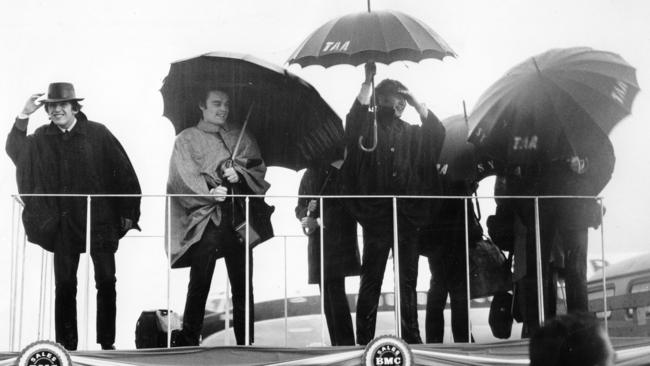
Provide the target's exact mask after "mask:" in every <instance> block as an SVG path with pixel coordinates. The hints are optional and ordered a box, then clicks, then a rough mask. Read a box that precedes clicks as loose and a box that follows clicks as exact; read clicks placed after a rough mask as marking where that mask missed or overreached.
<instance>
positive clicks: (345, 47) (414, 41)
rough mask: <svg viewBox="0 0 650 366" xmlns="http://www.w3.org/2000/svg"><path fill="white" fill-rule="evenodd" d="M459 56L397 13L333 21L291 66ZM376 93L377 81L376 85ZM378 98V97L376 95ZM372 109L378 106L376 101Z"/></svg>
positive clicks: (309, 40)
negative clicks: (294, 64) (295, 64)
mask: <svg viewBox="0 0 650 366" xmlns="http://www.w3.org/2000/svg"><path fill="white" fill-rule="evenodd" d="M445 56H456V53H455V52H454V51H453V50H452V49H451V47H449V45H448V44H447V43H446V42H445V41H444V40H443V39H442V37H440V36H439V35H438V34H437V33H436V32H434V31H433V29H431V28H430V27H429V26H428V25H427V24H426V23H424V22H422V21H421V20H419V19H417V18H415V17H412V16H410V15H407V14H404V13H402V12H399V11H395V10H380V11H371V10H370V1H368V11H364V12H359V13H354V14H347V15H344V16H342V17H338V18H335V19H332V20H330V21H329V22H327V23H325V24H323V25H322V26H320V27H319V28H318V29H317V30H316V31H314V32H313V33H312V34H310V35H309V36H308V37H307V38H306V39H305V40H304V41H303V42H302V44H300V46H299V47H298V48H297V49H296V50H295V51H294V52H293V54H292V55H291V56H290V57H289V59H288V60H287V63H289V64H292V63H297V64H299V65H300V66H302V67H305V66H309V65H321V66H324V67H330V66H333V65H339V64H349V65H354V66H357V65H360V64H362V63H365V62H369V61H373V62H381V63H385V64H390V63H392V62H395V61H413V62H419V61H421V60H423V59H426V58H435V59H439V60H442V59H443V58H444V57H445ZM372 88H373V91H374V80H373V83H372ZM373 94H374V93H373ZM372 105H373V106H374V105H376V103H375V101H372ZM373 135H374V137H373V144H374V145H373V147H371V148H369V149H368V148H365V147H364V146H363V144H362V137H359V145H360V146H361V148H362V149H364V150H366V151H372V150H374V149H375V147H376V146H377V120H376V116H375V121H374V124H373Z"/></svg>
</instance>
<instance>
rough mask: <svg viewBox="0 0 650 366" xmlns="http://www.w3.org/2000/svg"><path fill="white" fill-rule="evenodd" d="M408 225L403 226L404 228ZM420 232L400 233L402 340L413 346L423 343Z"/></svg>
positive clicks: (410, 229) (406, 229)
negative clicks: (420, 310) (418, 296)
mask: <svg viewBox="0 0 650 366" xmlns="http://www.w3.org/2000/svg"><path fill="white" fill-rule="evenodd" d="M404 226H406V225H402V227H404ZM418 234H419V232H418V231H416V230H415V228H412V227H408V226H407V227H405V228H404V229H401V230H400V233H399V267H400V268H399V272H400V303H401V313H402V319H401V321H402V338H403V339H404V340H405V341H406V342H407V343H411V344H416V343H422V338H421V337H420V328H419V326H418V302H417V290H416V286H417V281H418V261H419V258H420V253H419V248H418Z"/></svg>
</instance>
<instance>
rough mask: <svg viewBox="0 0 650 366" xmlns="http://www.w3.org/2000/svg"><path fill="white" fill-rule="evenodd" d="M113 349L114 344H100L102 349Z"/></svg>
mask: <svg viewBox="0 0 650 366" xmlns="http://www.w3.org/2000/svg"><path fill="white" fill-rule="evenodd" d="M114 349H115V346H114V345H113V344H102V350H104V351H112V350H114Z"/></svg>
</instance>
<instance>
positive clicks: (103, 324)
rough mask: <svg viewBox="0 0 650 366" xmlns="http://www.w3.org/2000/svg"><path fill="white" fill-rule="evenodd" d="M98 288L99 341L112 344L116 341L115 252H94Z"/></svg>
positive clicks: (102, 343)
mask: <svg viewBox="0 0 650 366" xmlns="http://www.w3.org/2000/svg"><path fill="white" fill-rule="evenodd" d="M91 258H92V260H93V266H94V269H95V288H96V289H97V343H99V344H101V345H106V346H110V345H113V344H114V343H115V317H116V306H115V302H116V292H115V282H116V277H115V254H114V253H112V252H108V253H92V254H91Z"/></svg>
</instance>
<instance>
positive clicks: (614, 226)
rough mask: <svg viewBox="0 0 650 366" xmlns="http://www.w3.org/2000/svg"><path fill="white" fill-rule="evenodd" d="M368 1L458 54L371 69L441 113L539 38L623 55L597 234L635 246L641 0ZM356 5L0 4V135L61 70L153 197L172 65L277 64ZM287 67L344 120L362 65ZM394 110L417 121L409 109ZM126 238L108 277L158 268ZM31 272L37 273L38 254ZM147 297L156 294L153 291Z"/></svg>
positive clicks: (641, 223) (148, 225) (643, 163)
mask: <svg viewBox="0 0 650 366" xmlns="http://www.w3.org/2000/svg"><path fill="white" fill-rule="evenodd" d="M372 3H373V4H372V6H373V8H374V9H396V10H400V11H402V12H405V13H407V14H411V15H413V16H416V17H418V18H420V19H421V20H423V21H424V22H425V23H427V24H429V25H430V26H431V27H432V28H433V29H434V30H435V31H436V32H438V34H440V35H441V36H442V37H443V38H444V39H445V40H446V41H447V42H448V43H449V45H450V46H451V47H452V48H453V49H454V50H455V51H456V53H457V54H458V58H457V59H453V58H446V59H445V60H444V61H439V60H426V61H423V62H421V63H419V64H414V63H395V64H393V65H390V66H385V65H380V67H379V71H378V78H380V79H381V78H384V77H392V78H398V79H400V80H402V81H403V82H404V83H405V84H406V85H407V86H408V87H409V88H410V89H411V90H412V91H413V92H414V94H415V95H416V96H417V97H418V99H420V100H421V101H423V102H426V103H427V105H428V106H429V107H430V108H431V109H432V110H433V111H434V112H435V113H436V114H437V115H438V116H439V117H441V118H444V117H447V116H450V115H453V114H457V113H461V112H462V107H461V105H462V101H463V100H465V101H466V103H467V104H468V108H469V109H471V107H472V106H473V104H474V103H475V102H476V100H477V99H478V97H479V96H480V94H481V93H482V92H483V91H484V90H485V89H486V88H487V87H489V86H490V84H491V83H493V82H494V81H496V80H497V79H498V78H499V77H500V76H502V75H503V74H504V73H505V71H507V70H508V69H509V68H510V67H512V66H514V65H515V64H517V63H519V62H521V61H523V60H524V59H526V58H528V57H530V56H533V55H535V54H538V53H541V52H543V51H546V50H547V49H550V48H556V47H572V46H589V47H593V48H596V49H602V50H608V51H613V52H616V53H619V54H620V55H621V56H622V57H623V58H624V59H626V60H627V61H628V62H629V63H631V64H632V65H633V66H635V67H636V68H637V70H638V74H637V76H638V80H639V84H640V86H641V89H642V90H641V92H640V93H639V94H638V96H637V99H636V101H635V103H634V105H633V110H632V115H631V116H629V117H627V118H625V119H624V120H623V121H622V122H621V123H620V124H619V125H618V126H617V127H616V128H615V129H614V130H613V131H612V133H611V136H610V137H611V139H612V142H613V144H614V148H615V153H616V157H617V162H616V168H615V171H614V176H613V178H612V180H611V182H610V183H609V185H608V186H607V187H606V189H605V190H604V191H603V195H604V196H605V197H606V199H605V203H606V206H607V215H606V217H605V240H606V244H607V246H608V248H609V249H607V254H608V256H611V257H612V258H616V257H622V256H629V255H631V254H633V253H636V252H640V251H646V250H647V237H648V230H647V227H648V223H650V210H649V209H648V206H649V205H648V203H650V199H649V198H648V190H647V188H646V187H647V184H648V182H650V179H649V178H650V144H648V136H649V135H650V133H649V132H650V124H649V121H650V104H649V103H648V102H649V97H648V94H647V93H646V92H645V90H644V89H645V88H646V87H647V86H649V85H650V74H649V73H648V72H649V66H650V25H648V19H650V3H648V2H647V1H643V0H636V1H632V0H629V1H620V0H619V1H614V0H580V1H566V0H545V1H522V0H510V1H503V0H501V1H478V0H477V1H470V0H438V1H422V0H400V1H390V0H385V1H380V0H375V1H373V2H372ZM365 9H366V1H363V0H354V1H353V0H327V1H325V0H319V1H316V0H294V1H288V0H275V1H252V0H237V1H214V0H203V1H200V0H196V1H195V0H189V1H173V2H172V1H153V0H152V1H145V0H128V1H82V0H78V1H70V0H62V1H57V2H52V1H46V0H38V1H36V0H23V1H5V2H2V3H0V50H1V54H2V58H1V59H0V80H1V81H2V84H1V85H0V99H1V100H2V101H3V102H2V103H0V116H2V118H3V119H4V120H5V128H4V133H8V132H9V130H10V128H11V124H12V123H13V119H14V117H15V116H16V114H17V113H18V112H19V111H20V110H21V108H22V106H23V104H24V101H25V100H26V98H27V97H28V96H29V95H30V94H32V93H35V92H44V91H46V89H47V85H48V83H50V82H52V81H71V82H73V83H74V84H75V87H76V90H77V94H78V95H80V96H81V97H85V98H86V100H85V101H84V102H83V104H84V112H85V113H86V114H87V115H88V117H89V118H90V119H91V120H95V121H99V122H102V123H104V124H106V125H107V126H108V127H109V129H110V130H111V131H112V132H113V133H114V134H115V135H116V136H117V137H118V139H119V140H120V141H121V142H122V144H123V145H124V147H125V149H126V151H127V152H128V154H129V155H130V157H131V160H132V162H133V164H134V166H135V169H136V171H137V173H138V175H139V178H140V182H141V185H142V188H143V191H144V193H145V194H163V193H164V192H165V183H166V179H167V169H168V162H169V155H170V152H171V146H172V144H173V139H174V132H173V128H172V126H171V123H169V121H168V120H167V119H166V118H164V117H162V98H161V96H160V93H159V92H158V90H159V89H160V87H161V84H162V80H163V78H164V76H165V75H166V74H167V71H168V68H169V63H170V62H172V61H174V60H177V59H181V58H187V57H190V56H194V55H198V54H201V53H205V52H209V51H217V50H220V51H235V52H243V53H251V54H253V55H256V56H258V57H261V58H264V59H267V60H269V61H272V62H275V63H278V64H283V63H284V62H285V61H286V59H287V57H288V56H289V55H290V54H291V52H292V51H293V50H294V49H295V47H297V46H298V45H299V44H300V42H301V41H302V40H303V39H304V38H305V37H306V36H307V35H308V34H309V33H310V32H311V31H313V30H314V29H316V28H317V27H318V26H320V25H321V24H323V23H324V22H326V21H327V20H329V19H331V18H333V17H337V16H341V15H344V14H347V13H351V12H357V11H364V10H365ZM290 70H291V71H292V72H294V73H296V74H298V75H300V76H302V77H304V78H305V79H306V80H308V81H309V82H311V83H312V84H313V85H314V86H315V87H316V88H317V89H318V90H319V91H320V93H321V95H322V96H323V97H324V98H325V99H326V100H327V101H328V102H329V103H330V104H331V105H332V107H333V108H334V110H335V111H337V113H339V115H340V116H342V117H344V116H345V114H346V113H347V110H348V109H349V107H350V106H351V103H352V101H353V98H354V96H355V95H356V93H357V92H358V88H359V85H360V82H361V81H362V76H363V75H362V68H354V67H351V66H335V67H332V68H329V69H324V68H322V67H314V66H312V67H307V68H305V69H302V68H300V67H299V66H295V65H294V66H290ZM406 117H407V119H410V120H411V121H413V120H415V118H414V114H413V113H409V114H407V115H406ZM46 122H47V118H46V115H45V113H44V112H42V111H38V112H37V113H35V114H34V115H33V118H32V119H31V123H30V126H29V128H30V131H33V129H34V128H35V127H37V126H39V125H41V124H44V123H46ZM0 169H2V170H1V172H2V173H1V174H2V175H3V178H4V179H2V180H0V242H2V243H4V245H5V246H4V248H5V251H6V252H7V253H9V242H10V226H9V223H10V217H11V209H12V205H11V198H10V195H11V194H13V193H15V192H16V186H15V179H14V172H15V170H14V167H13V165H12V163H11V161H10V160H9V159H8V157H6V155H5V154H0ZM299 177H300V175H299V174H298V173H295V172H292V171H289V170H285V169H271V170H270V172H269V174H268V180H269V181H270V182H271V183H272V185H273V186H272V188H271V191H270V194H272V195H283V194H295V193H296V191H297V184H298V181H299ZM486 187H488V186H487V185H484V186H483V188H482V190H481V193H483V194H491V192H490V189H489V187H488V188H486ZM293 203H294V200H293V199H291V200H289V201H285V202H284V203H279V201H276V205H277V206H278V208H279V210H278V211H276V213H275V214H274V223H275V224H276V234H283V233H291V234H297V233H298V232H299V231H298V227H297V221H296V220H295V218H294V216H293V210H292V207H293ZM484 206H485V207H486V211H488V212H484V216H485V215H487V214H488V213H489V210H490V204H489V203H488V202H485V205H484ZM280 209H281V210H283V212H279V211H280ZM162 217H163V211H162V209H161V206H160V204H159V203H158V204H154V203H153V199H150V200H146V201H145V203H144V204H143V218H142V220H143V228H144V231H143V233H141V235H150V236H156V235H160V234H162V232H163V227H162V223H163V218H162ZM596 234H597V235H596ZM596 234H593V235H591V241H590V243H591V245H590V257H594V256H599V255H600V245H599V244H600V234H599V233H596ZM139 240H141V241H145V239H139ZM134 241H136V242H137V240H134ZM137 246H138V244H132V245H131V246H130V247H129V248H125V246H124V243H123V245H122V248H123V249H122V250H121V252H120V254H119V255H118V256H119V257H118V259H120V260H121V261H122V262H121V263H122V265H121V266H122V267H120V266H119V265H118V278H119V280H118V281H120V280H123V279H125V278H126V277H127V275H126V273H129V274H130V273H131V272H130V271H132V269H128V268H127V267H129V266H130V263H135V262H134V261H133V260H132V259H131V258H132V256H136V255H142V252H144V253H147V254H146V255H147V256H145V257H140V258H147V259H150V258H151V261H153V262H155V263H156V265H158V264H160V263H161V261H163V263H164V256H162V255H161V252H162V244H161V242H160V241H158V242H156V241H155V240H154V241H152V242H151V243H149V244H146V248H147V250H144V251H143V250H140V251H138V250H136V249H134V248H135V247H137ZM141 247H145V244H143V245H142V246H140V248H141ZM300 253H301V254H300V255H302V253H303V252H300ZM149 256H150V257H149ZM7 257H8V255H7V256H2V257H1V258H0V268H5V269H4V270H3V272H2V273H0V278H2V280H0V293H5V291H8V288H9V284H8V282H9V281H8V278H9V270H8V268H9V260H8V258H7ZM39 258H40V257H39ZM39 260H40V259H39ZM261 262H262V261H261V260H259V261H258V262H257V264H260V263H261ZM131 267H132V266H131ZM36 269H38V270H40V264H39V265H38V268H36ZM120 271H122V272H121V273H122V275H121V273H120ZM5 272H6V273H5ZM270 272H272V271H271V270H269V273H270ZM133 273H137V272H133ZM421 273H424V272H421ZM421 277H424V276H421ZM427 277H428V276H427ZM425 280H426V278H425ZM184 281H185V278H184V277H182V278H179V279H178V286H179V288H180V289H181V290H182V289H183V287H184V286H185V284H184ZM420 282H422V281H420ZM122 293H129V289H128V288H123V289H122ZM152 296H153V295H152ZM182 296H184V295H182ZM182 296H181V297H182ZM177 297H178V296H177ZM181 300H183V299H181ZM179 301H180V300H179ZM151 306H153V307H156V306H161V305H160V304H159V302H158V303H157V304H152V305H151ZM6 309H7V303H5V302H2V303H0V310H2V314H7V310H6ZM5 319H7V320H5ZM5 321H8V318H7V317H4V316H3V318H2V320H1V321H0V324H4V322H5ZM128 321H131V318H129V320H128ZM133 324H134V323H132V324H129V326H132V325H133ZM2 328H4V327H2ZM3 333H6V332H3ZM3 337H6V335H5V334H0V344H6V342H4V341H3V340H4V339H5V338H3Z"/></svg>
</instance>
